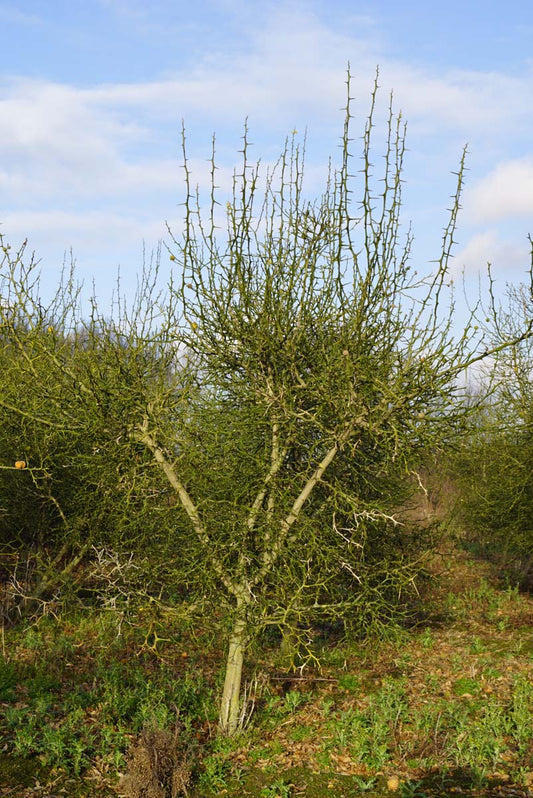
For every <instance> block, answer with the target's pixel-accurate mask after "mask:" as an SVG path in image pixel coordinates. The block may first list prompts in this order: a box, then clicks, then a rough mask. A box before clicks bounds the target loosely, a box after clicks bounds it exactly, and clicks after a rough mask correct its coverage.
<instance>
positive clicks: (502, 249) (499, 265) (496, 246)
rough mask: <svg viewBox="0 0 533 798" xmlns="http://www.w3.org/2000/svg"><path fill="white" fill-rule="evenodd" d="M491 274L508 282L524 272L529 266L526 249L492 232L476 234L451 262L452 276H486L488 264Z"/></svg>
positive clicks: (527, 248)
mask: <svg viewBox="0 0 533 798" xmlns="http://www.w3.org/2000/svg"><path fill="white" fill-rule="evenodd" d="M489 263H490V265H491V269H492V270H493V271H494V273H495V274H496V273H499V274H501V275H503V276H504V277H505V276H508V277H509V278H511V277H512V276H513V275H514V274H516V273H517V272H519V271H521V272H525V270H526V269H527V267H528V264H529V247H528V242H527V240H525V237H524V241H523V243H520V242H516V241H515V240H513V241H510V240H508V239H506V238H502V237H501V235H500V234H499V232H498V231H497V230H495V229H489V230H485V231H483V232H481V233H476V234H475V235H473V236H472V238H471V239H470V240H469V241H468V243H467V244H466V246H465V247H463V248H462V249H461V250H460V251H459V252H458V253H457V254H456V255H455V257H454V258H453V259H452V261H451V262H450V266H451V270H452V273H453V274H454V275H457V274H460V273H461V272H463V271H464V273H465V275H466V276H468V275H471V276H472V275H476V274H478V273H481V274H483V273H486V271H487V264H489Z"/></svg>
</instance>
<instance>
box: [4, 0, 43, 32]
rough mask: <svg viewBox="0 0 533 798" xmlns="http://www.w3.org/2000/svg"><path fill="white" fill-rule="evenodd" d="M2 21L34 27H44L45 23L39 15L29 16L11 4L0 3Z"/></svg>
mask: <svg viewBox="0 0 533 798" xmlns="http://www.w3.org/2000/svg"><path fill="white" fill-rule="evenodd" d="M0 21H1V22H7V23H14V24H15V25H26V26H27V25H30V26H32V27H35V26H38V25H42V22H43V20H42V18H41V17H40V16H39V15H38V14H28V13H27V12H25V11H21V10H20V8H17V7H16V6H13V5H10V4H9V3H0Z"/></svg>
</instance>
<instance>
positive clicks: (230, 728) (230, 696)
mask: <svg viewBox="0 0 533 798" xmlns="http://www.w3.org/2000/svg"><path fill="white" fill-rule="evenodd" d="M245 646H246V621H245V620H244V618H242V617H238V618H237V620H236V621H235V623H234V625H233V631H232V633H231V637H230V640H229V649H228V659H227V661H226V677H225V679H224V691H223V693H222V704H221V707H220V718H219V725H220V728H221V730H222V731H223V732H224V733H225V734H227V735H229V736H231V735H232V734H235V732H236V731H237V730H238V728H239V717H240V714H239V711H240V696H241V680H242V665H243V661H244V649H245Z"/></svg>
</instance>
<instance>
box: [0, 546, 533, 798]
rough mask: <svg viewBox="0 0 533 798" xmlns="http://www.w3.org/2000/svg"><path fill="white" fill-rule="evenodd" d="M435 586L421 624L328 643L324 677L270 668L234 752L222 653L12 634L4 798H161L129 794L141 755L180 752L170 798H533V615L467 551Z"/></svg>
mask: <svg viewBox="0 0 533 798" xmlns="http://www.w3.org/2000/svg"><path fill="white" fill-rule="evenodd" d="M429 574H430V576H429V578H428V580H427V582H426V584H425V585H424V586H423V589H422V594H421V598H420V603H419V606H418V607H417V618H418V621H417V623H416V624H415V625H411V626H409V627H408V628H403V629H401V628H400V629H396V630H395V632H394V634H392V635H391V639H389V640H385V641H381V642H377V641H376V640H368V641H366V642H363V643H361V642H357V643H355V642H353V641H352V642H347V641H342V640H339V639H337V640H332V639H328V638H327V637H324V639H317V647H318V648H320V655H321V660H322V668H321V670H318V669H312V668H304V669H303V671H302V672H299V671H297V672H294V673H288V672H286V671H284V670H283V669H282V668H280V664H279V660H277V659H276V657H277V649H274V648H272V649H266V653H265V650H263V652H262V653H259V652H258V653H257V654H256V656H255V658H254V661H253V662H251V663H250V672H249V673H248V677H249V679H250V695H251V696H252V697H253V700H251V704H250V708H252V704H253V713H252V715H251V719H250V723H249V725H248V728H247V729H246V730H245V731H244V732H243V733H242V735H240V736H239V737H237V738H234V739H227V738H223V737H222V738H221V737H217V736H216V734H215V731H216V695H217V689H218V687H217V685H218V684H219V681H220V673H221V666H222V653H223V652H221V651H220V650H218V649H217V644H216V639H215V638H213V637H210V636H209V633H208V631H207V630H206V631H205V634H204V633H203V630H199V629H195V630H190V629H184V628H183V627H179V628H178V627H176V629H174V630H172V632H171V633H168V631H167V632H166V633H165V634H163V633H162V632H161V631H159V637H162V638H168V639H166V640H159V641H158V640H157V638H156V637H154V630H157V626H154V619H153V618H152V619H151V620H150V622H147V621H142V619H140V620H139V621H138V623H137V626H136V627H135V628H133V627H132V628H131V629H130V632H129V633H128V634H126V633H125V632H124V630H121V633H120V634H118V633H117V624H116V619H113V618H110V617H109V615H106V616H103V617H101V616H98V617H96V616H95V615H93V616H91V618H90V619H89V618H87V617H85V618H83V617H82V616H80V615H77V616H76V617H70V618H67V617H66V616H59V617H57V618H54V617H49V618H46V619H42V620H41V621H38V622H33V623H31V624H29V623H26V624H19V625H16V626H15V627H12V628H7V627H6V628H5V629H4V632H3V657H2V659H1V660H0V664H1V665H2V670H1V673H0V676H1V678H0V700H1V705H0V707H1V711H0V731H1V733H2V740H3V742H2V743H1V744H0V796H8V795H10V796H17V798H29V796H34V797H35V796H39V797H40V798H52V797H53V796H54V797H55V796H58V797H59V796H72V798H75V797H76V798H77V797H78V796H102V798H110V796H114V797H115V798H116V796H120V795H126V796H128V798H129V797H130V796H133V795H134V796H136V797H137V796H138V798H165V790H164V789H163V788H160V787H158V786H157V783H156V782H157V779H156V781H154V782H153V784H152V787H151V788H149V787H148V786H146V785H145V786H144V787H143V786H142V785H139V784H137V787H132V786H131V772H132V768H134V765H133V761H134V756H133V753H132V752H134V751H135V750H137V759H138V761H140V760H139V757H141V759H142V757H144V759H145V760H146V762H148V763H150V762H152V765H148V767H153V763H154V762H159V765H160V766H161V767H163V765H161V763H162V762H163V764H164V761H163V760H164V757H163V755H162V753H161V752H162V751H163V750H168V751H171V750H173V751H176V752H177V753H176V754H175V755H174V754H173V755H170V754H169V755H168V756H169V757H170V758H169V759H168V762H169V763H170V764H168V769H167V771H166V775H165V773H163V770H164V768H163V770H161V772H160V774H159V775H160V780H161V784H166V788H165V789H166V790H167V792H166V795H168V796H171V795H172V776H173V774H174V784H175V785H176V784H177V783H178V782H177V781H176V779H178V777H179V778H181V779H182V782H183V783H182V785H181V787H180V788H178V787H177V786H174V798H175V796H178V795H179V794H184V793H183V789H185V788H186V785H187V784H188V785H189V787H188V794H189V795H190V796H194V798H200V797H201V798H204V796H205V798H207V796H211V795H226V796H228V798H231V797H232V796H233V797H234V798H236V797H237V796H262V797H263V798H276V797H277V796H279V798H296V797H297V796H299V797H301V798H303V797H305V798H324V796H336V797H337V796H338V798H342V796H345V798H348V797H349V796H362V795H366V796H370V797H372V798H373V797H375V796H378V795H380V796H381V795H389V796H392V795H398V796H401V798H415V796H416V797H417V798H423V797H424V796H427V797H428V798H429V797H430V796H445V795H446V796H449V795H469V796H501V798H503V796H524V797H525V796H533V724H531V720H530V719H531V717H532V715H533V680H532V676H533V624H532V621H533V598H532V597H531V596H529V595H524V594H521V593H520V592H519V591H518V590H517V589H515V588H513V587H509V586H506V584H505V581H504V580H502V578H501V573H498V572H497V570H496V569H495V568H494V567H493V566H490V565H489V564H488V563H486V562H483V561H481V560H479V559H477V558H476V557H475V556H474V555H473V554H472V553H469V552H467V551H466V550H465V549H464V548H463V547H462V546H461V545H459V544H458V543H457V541H455V542H454V541H449V542H448V543H447V544H446V545H443V546H442V547H441V549H440V551H439V552H438V553H437V554H435V555H434V556H433V558H432V561H431V563H430V567H429ZM150 624H151V625H150ZM167 628H168V627H167ZM192 631H194V634H193V633H192ZM143 729H144V730H145V732H144V734H145V737H144V738H142V737H141V736H140V735H141V734H142V730H143ZM146 729H159V730H162V731H161V734H162V735H163V736H161V737H160V738H159V737H157V735H156V737H152V738H149V739H148V738H147V737H146ZM165 735H166V737H165ZM143 739H144V743H143V744H144V746H145V747H144V749H142V746H141V749H142V750H141V749H139V745H140V741H141V742H142V740H143ZM150 740H151V742H150ZM158 740H159V742H158ZM135 746H137V749H136V748H135ZM165 746H167V748H166V749H165ZM173 746H174V747H173ZM139 751H140V753H139ZM172 757H174V758H172ZM171 760H172V761H171ZM128 768H129V770H130V786H129V787H127V782H126V781H125V780H124V778H122V779H121V778H120V774H121V773H122V774H124V773H126V772H127V771H128ZM189 777H190V778H189ZM135 778H137V777H135ZM139 778H140V777H139ZM165 779H166V782H165ZM180 783H181V782H180ZM530 787H531V789H530ZM143 789H144V792H143ZM124 790H126V792H124ZM132 790H133V791H132ZM150 790H151V791H150ZM158 790H162V791H160V792H159V793H158V792H157V791H158Z"/></svg>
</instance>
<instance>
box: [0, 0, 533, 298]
mask: <svg viewBox="0 0 533 798" xmlns="http://www.w3.org/2000/svg"><path fill="white" fill-rule="evenodd" d="M0 30H1V36H2V48H1V51H0V53H1V54H0V223H1V228H0V229H1V230H2V232H3V233H4V235H5V236H6V238H7V239H8V241H9V242H10V243H11V244H12V245H16V244H17V243H18V242H20V241H21V240H22V239H24V238H26V237H28V239H29V245H30V247H31V248H33V249H35V250H36V252H37V254H38V256H39V257H40V258H41V262H42V269H43V275H44V277H45V281H46V282H47V283H48V284H49V285H50V286H51V285H53V284H54V283H55V280H56V278H57V275H58V272H59V270H60V266H61V264H62V262H63V258H64V253H65V252H68V251H69V249H70V248H72V251H73V254H74V256H75V258H76V261H77V264H78V271H79V275H80V276H81V277H82V278H83V279H84V281H85V282H86V283H88V284H90V283H91V282H92V280H93V279H94V281H95V285H96V290H97V293H98V294H99V295H100V296H101V297H103V298H107V297H108V296H109V294H110V292H111V288H112V285H113V282H114V276H115V275H116V272H117V269H118V267H120V271H121V278H122V284H123V286H124V287H125V289H126V291H129V290H133V287H134V285H135V281H136V275H137V274H138V273H139V271H140V269H141V267H142V260H143V242H144V246H145V248H146V251H147V252H150V251H151V250H152V249H153V248H154V247H156V246H157V242H158V240H159V239H161V238H163V239H164V238H165V222H167V221H168V223H169V224H170V226H171V228H172V229H173V230H174V232H175V233H176V234H178V235H179V230H180V225H181V218H182V209H181V208H180V202H182V200H183V172H182V169H181V168H180V127H181V120H182V119H184V121H185V125H186V128H187V133H188V145H189V154H190V159H191V166H192V169H193V174H194V177H195V180H196V181H197V182H199V184H200V186H201V187H202V186H204V185H206V180H207V177H208V166H207V163H206V159H207V158H208V157H209V154H210V141H211V136H212V133H213V132H216V133H217V142H218V143H217V152H218V161H219V165H220V166H221V171H220V173H219V182H220V184H221V186H222V190H223V189H224V187H225V186H228V185H229V182H230V178H231V169H232V167H233V165H234V164H235V163H236V162H237V161H238V155H237V150H238V149H239V148H240V146H241V139H240V137H241V135H242V125H243V121H244V119H245V117H248V120H249V127H250V130H251V135H250V138H251V140H252V141H253V142H254V147H253V150H252V154H253V155H254V156H256V157H257V158H259V157H261V158H262V159H263V160H264V161H265V162H269V161H273V160H274V159H275V157H276V156H277V155H278V154H279V151H280V149H281V148H282V146H283V142H284V139H285V137H286V136H287V135H288V134H290V133H291V131H292V130H293V129H296V130H298V131H300V132H302V133H303V131H304V130H307V138H308V161H307V174H308V177H309V183H308V185H309V190H310V191H313V190H315V189H316V190H317V191H319V190H320V178H321V176H322V174H323V170H324V166H325V164H326V162H327V158H328V156H329V155H330V154H335V152H336V150H337V144H338V137H339V134H340V132H341V129H342V120H343V117H342V111H341V110H340V109H341V107H342V105H343V103H344V101H345V100H344V93H345V85H344V81H345V73H346V65H347V63H348V62H350V64H351V71H352V74H353V86H352V94H353V95H354V97H355V101H354V106H353V110H354V113H355V119H354V127H353V134H354V136H355V137H356V138H357V136H358V135H360V133H361V132H362V126H363V123H364V119H365V115H366V113H367V110H368V105H369V96H370V89H371V86H372V81H373V78H374V74H375V70H376V66H377V65H379V67H380V84H381V86H382V91H381V99H380V111H379V114H378V121H381V122H382V121H383V120H384V115H385V110H386V107H387V102H388V97H387V94H388V92H389V91H391V90H393V91H394V104H395V108H396V109H397V110H400V109H401V110H402V113H403V115H404V117H405V119H406V120H407V123H408V133H407V142H408V147H409V152H408V154H407V158H406V170H405V175H404V177H405V180H406V186H405V208H404V216H403V218H404V221H405V223H406V225H407V223H408V222H409V221H412V223H413V230H414V235H415V248H414V254H413V257H414V259H415V260H416V261H417V262H420V265H421V266H422V267H423V266H424V265H425V264H427V262H428V261H429V260H430V259H431V258H435V257H436V256H437V255H438V252H439V245H440V238H441V232H442V227H443V225H444V224H445V222H446V211H445V209H446V207H447V206H448V205H449V195H450V194H451V193H452V191H453V189H454V177H453V175H452V174H451V172H452V171H453V170H455V169H456V168H457V165H458V162H459V158H460V154H461V150H462V147H463V146H464V145H465V144H466V143H468V147H469V156H468V168H469V171H468V173H467V185H466V190H465V193H464V197H463V211H462V214H461V216H460V221H459V230H458V235H457V238H458V245H457V247H456V249H455V258H454V264H453V272H454V274H456V275H459V274H460V273H461V271H462V270H463V269H464V271H465V274H466V275H467V283H468V285H471V286H475V284H476V282H477V275H478V273H479V270H480V269H481V270H482V269H483V268H484V265H485V263H486V261H491V262H492V264H493V269H494V274H495V277H496V280H497V285H498V287H502V286H504V284H505V281H506V280H508V281H514V282H517V281H520V280H521V279H523V278H524V276H525V273H526V269H527V267H528V262H529V254H528V253H529V245H528V241H527V235H528V233H530V232H531V233H533V136H532V133H531V131H532V130H533V57H532V54H533V3H531V0H507V2H505V3H500V2H493V0H484V2H481V0H471V2H464V0H462V2H458V0H451V1H450V2H446V3H428V2H427V0H424V1H423V2H422V0H404V2H402V3H399V2H398V0H396V1H395V2H394V1H393V0H375V1H374V2H370V0H324V1H323V2H322V0H301V2H292V1H286V0H280V2H272V1H271V0H261V2H256V0H248V2H245V0H210V1H209V0H206V1H205V2H202V0H197V2H196V3H192V2H191V1H190V0H187V2H182V1H181V0H174V2H171V0H152V2H147V0H144V1H142V0H69V2H66V0H65V1H63V0H26V1H25V0H20V1H19V2H14V1H13V2H2V0H0ZM377 139H379V126H378V133H377ZM356 145H357V142H354V154H356V155H357V147H356ZM376 148H377V149H376V155H379V154H380V149H379V144H376ZM167 265H168V266H170V264H169V263H168V264H167Z"/></svg>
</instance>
